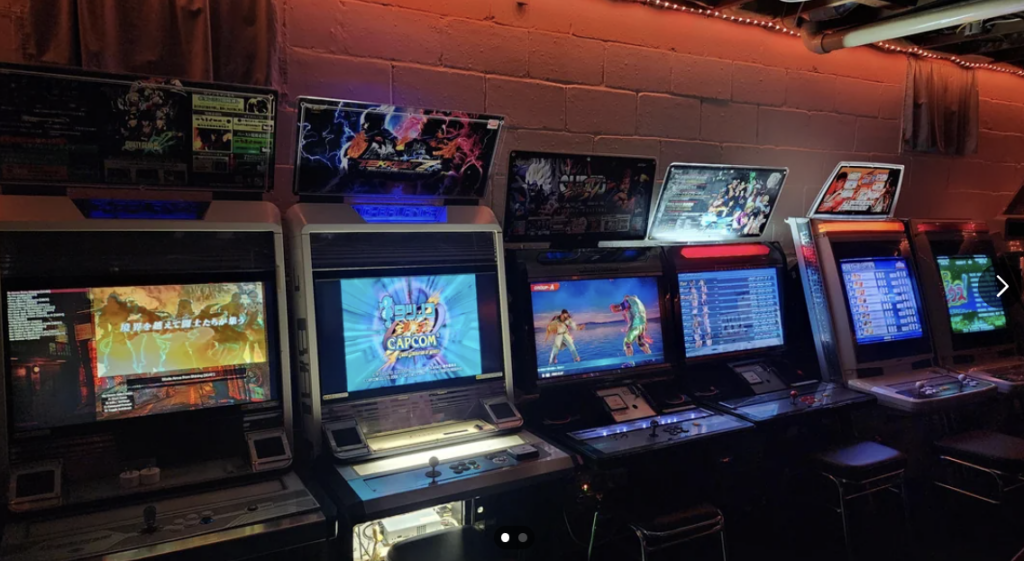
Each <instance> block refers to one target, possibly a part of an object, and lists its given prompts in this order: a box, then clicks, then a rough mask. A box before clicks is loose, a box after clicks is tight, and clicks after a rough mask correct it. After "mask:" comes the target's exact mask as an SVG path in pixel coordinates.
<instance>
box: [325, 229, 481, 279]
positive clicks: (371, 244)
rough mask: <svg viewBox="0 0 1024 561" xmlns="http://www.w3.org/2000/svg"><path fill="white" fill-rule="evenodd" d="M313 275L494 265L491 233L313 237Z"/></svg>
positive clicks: (410, 233) (389, 233) (393, 233)
mask: <svg viewBox="0 0 1024 561" xmlns="http://www.w3.org/2000/svg"><path fill="white" fill-rule="evenodd" d="M309 241H310V252H311V255H312V261H313V270H314V271H323V270H337V269H374V268H386V267H394V266H402V267H425V266H434V265H492V266H493V265H494V263H495V261H496V260H497V253H496V248H495V241H494V234H493V233H490V232H338V233H328V234H311V235H310V240H309Z"/></svg>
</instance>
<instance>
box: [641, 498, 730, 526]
mask: <svg viewBox="0 0 1024 561" xmlns="http://www.w3.org/2000/svg"><path fill="white" fill-rule="evenodd" d="M721 516H722V513H721V512H719V511H718V509H717V508H715V507H713V506H711V505H709V504H707V503H703V504H698V505H694V506H691V507H689V508H685V509H682V510H677V511H674V512H669V513H662V514H659V515H657V516H655V517H653V518H649V519H647V520H638V521H636V522H634V523H633V526H635V527H637V528H639V529H641V530H643V531H645V532H656V533H662V532H671V531H673V530H678V529H680V528H688V527H690V526H695V525H697V524H704V523H710V522H714V521H717V520H718V519H719V518H721Z"/></svg>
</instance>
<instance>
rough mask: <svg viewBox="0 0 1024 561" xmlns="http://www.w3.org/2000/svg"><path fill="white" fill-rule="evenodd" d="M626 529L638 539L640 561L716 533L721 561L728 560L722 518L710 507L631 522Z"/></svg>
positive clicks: (719, 512) (697, 507) (697, 506)
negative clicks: (720, 549)
mask: <svg viewBox="0 0 1024 561" xmlns="http://www.w3.org/2000/svg"><path fill="white" fill-rule="evenodd" d="M629 527H630V528H631V529H632V530H633V532H634V533H636V537H637V538H639V540H640V559H641V561H647V559H648V556H649V555H651V554H652V553H655V552H657V551H661V550H663V549H667V548H669V547H673V546H676V545H679V544H681V543H684V542H688V541H691V540H695V539H697V538H700V537H704V536H711V535H714V534H718V539H719V540H720V541H721V544H722V561H727V559H728V558H727V556H726V550H725V516H723V515H722V511H720V510H718V509H717V508H715V507H714V506H712V505H710V504H706V503H704V504H699V505H696V506H693V507H690V508H687V509H684V510H680V511H676V512H672V513H669V514H663V515H660V516H657V517H655V518H651V519H649V520H644V521H640V522H632V523H630V524H629Z"/></svg>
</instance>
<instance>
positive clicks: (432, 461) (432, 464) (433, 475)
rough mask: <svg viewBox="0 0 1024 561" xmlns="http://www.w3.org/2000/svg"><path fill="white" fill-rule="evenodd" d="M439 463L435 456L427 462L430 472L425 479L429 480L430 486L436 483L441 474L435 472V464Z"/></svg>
mask: <svg viewBox="0 0 1024 561" xmlns="http://www.w3.org/2000/svg"><path fill="white" fill-rule="evenodd" d="M439 463H441V461H440V460H438V459H437V456H431V457H430V459H429V460H427V464H429V465H430V471H428V472H427V477H429V478H430V484H431V485H433V484H435V483H437V478H438V477H439V476H440V475H441V472H439V471H437V464H439Z"/></svg>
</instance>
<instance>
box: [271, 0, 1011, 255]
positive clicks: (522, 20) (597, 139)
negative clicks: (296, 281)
mask: <svg viewBox="0 0 1024 561" xmlns="http://www.w3.org/2000/svg"><path fill="white" fill-rule="evenodd" d="M280 1H281V4H280V7H281V11H282V13H283V18H282V21H283V33H282V41H283V42H284V45H283V46H282V49H281V53H282V61H281V62H282V69H283V72H282V76H283V83H282V84H280V85H279V87H280V88H281V89H282V91H283V92H284V103H285V104H286V107H285V110H284V112H283V113H282V118H281V124H282V127H281V130H282V131H290V130H292V126H293V124H294V122H295V112H294V100H295V98H296V97H297V96H299V95H320V96H328V97H339V98H350V99H359V100H366V101H378V102H391V103H395V104H400V105H415V106H428V107H438V108H447V109H460V110H465V111H487V112H493V113H500V114H503V115H506V116H507V117H508V125H509V127H508V133H507V134H506V135H505V139H504V141H503V145H502V148H501V153H500V154H499V155H498V158H497V162H496V166H497V170H496V171H497V173H496V176H495V177H494V180H493V183H492V186H491V188H490V189H489V191H488V194H487V198H486V203H487V204H489V205H491V206H492V207H493V208H494V210H495V213H496V214H497V215H498V216H499V217H501V216H502V213H503V211H504V195H505V193H504V181H505V174H506V167H507V161H508V156H507V154H508V152H509V151H510V150H512V149H523V150H526V149H531V150H550V151H565V152H595V153H615V154H639V155H648V156H655V157H657V158H658V160H659V163H660V164H662V165H665V164H668V163H670V162H676V161H685V162H709V163H729V164H771V165H784V166H788V167H789V168H790V177H789V180H788V182H787V185H786V188H785V191H784V192H783V195H782V201H781V205H780V208H779V211H778V212H777V213H776V214H775V216H774V218H773V220H772V225H771V226H770V228H771V230H770V235H772V236H773V237H775V238H777V239H780V240H784V239H786V238H788V234H787V233H786V232H785V231H784V229H783V226H784V224H782V222H781V221H782V219H783V218H785V217H786V216H791V215H798V214H802V213H803V212H805V211H806V209H807V207H808V206H809V205H810V203H811V199H812V198H813V197H814V195H815V194H816V192H817V190H818V188H819V187H820V186H821V184H822V183H823V182H824V181H825V178H826V175H827V174H828V172H830V171H831V170H832V168H833V166H834V165H835V163H836V162H837V161H839V160H841V159H856V160H873V161H883V162H896V163H902V164H904V165H906V166H907V169H908V174H907V176H906V182H905V187H904V192H903V195H902V196H901V198H900V202H899V208H898V209H897V211H898V213H899V214H900V215H902V216H923V217H972V218H988V217H990V216H993V215H995V214H996V213H997V212H998V211H999V210H1000V209H1001V208H1002V206H1003V205H1004V204H1005V203H1006V201H1007V200H1008V199H1009V196H1010V194H1011V193H1012V192H1014V191H1016V189H1017V187H1018V186H1020V184H1021V180H1022V178H1024V78H1018V77H1015V76H1010V75H1007V74H1001V73H996V72H991V71H984V70H979V71H978V78H979V84H980V89H981V97H982V100H981V128H982V132H981V138H980V148H979V152H978V154H976V155H974V156H970V157H966V158H947V157H935V156H925V155H901V154H900V130H901V129H900V118H901V114H902V103H903V94H904V86H905V83H906V72H907V66H908V64H907V58H906V56H904V55H899V54H890V53H885V52H881V51H878V50H876V49H872V48H867V47H862V48H857V49H850V50H844V51H839V52H836V53H832V54H829V55H815V54H812V53H810V52H809V51H807V49H805V48H804V46H803V45H802V43H801V41H800V40H799V39H798V38H795V37H791V36H787V35H783V34H780V33H776V32H771V31H767V30H763V29H759V28H755V27H751V26H746V25H740V24H736V23H732V22H726V21H721V20H718V19H708V18H704V17H699V16H694V15H689V14H682V13H676V12H670V11H663V10H657V9H653V8H649V7H645V6H641V5H638V4H633V3H625V2H616V1H613V0H520V1H519V2H517V1H516V0H280ZM277 153H278V178H279V180H280V181H279V183H278V185H279V190H280V191H284V193H279V195H278V197H280V202H281V203H282V205H283V206H287V205H288V204H289V202H290V199H289V196H288V195H287V193H286V192H287V191H289V187H290V185H291V183H290V180H291V171H292V170H291V166H292V165H293V163H294V153H295V146H294V138H291V136H290V135H282V137H281V145H280V147H279V150H278V152H277Z"/></svg>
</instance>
